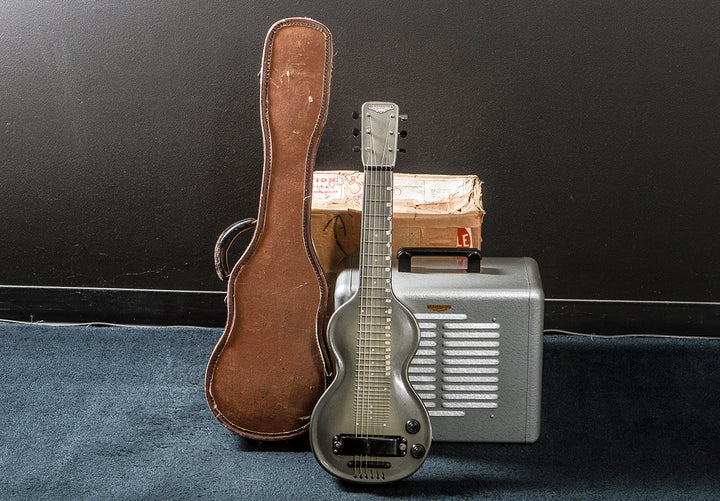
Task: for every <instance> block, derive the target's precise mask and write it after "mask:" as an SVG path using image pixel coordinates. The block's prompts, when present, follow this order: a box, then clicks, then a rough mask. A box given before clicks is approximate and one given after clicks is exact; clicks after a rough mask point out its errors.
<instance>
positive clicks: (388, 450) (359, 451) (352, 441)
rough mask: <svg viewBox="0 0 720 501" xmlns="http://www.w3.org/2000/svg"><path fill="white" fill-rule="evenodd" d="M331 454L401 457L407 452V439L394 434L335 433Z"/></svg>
mask: <svg viewBox="0 0 720 501" xmlns="http://www.w3.org/2000/svg"><path fill="white" fill-rule="evenodd" d="M332 445H333V454H335V455H338V456H376V457H402V456H405V455H406V454H407V439H406V438H405V437H401V436H395V435H380V436H367V437H362V436H357V435H347V434H344V435H335V436H334V437H333V444H332Z"/></svg>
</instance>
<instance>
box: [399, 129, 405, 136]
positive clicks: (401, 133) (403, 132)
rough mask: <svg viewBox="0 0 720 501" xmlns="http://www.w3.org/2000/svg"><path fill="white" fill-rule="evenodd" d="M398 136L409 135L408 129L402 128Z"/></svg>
mask: <svg viewBox="0 0 720 501" xmlns="http://www.w3.org/2000/svg"><path fill="white" fill-rule="evenodd" d="M398 136H400V137H407V131H406V130H401V131H400V132H398Z"/></svg>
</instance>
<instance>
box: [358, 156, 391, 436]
mask: <svg viewBox="0 0 720 501" xmlns="http://www.w3.org/2000/svg"><path fill="white" fill-rule="evenodd" d="M363 189H364V196H363V212H362V229H361V237H360V284H359V290H358V294H359V298H360V310H359V312H358V367H357V380H356V381H357V383H356V391H357V399H356V402H357V404H356V412H357V416H356V417H357V422H358V425H360V428H362V429H365V430H367V431H370V433H382V429H383V426H384V423H386V422H387V420H388V419H389V418H390V416H389V415H388V413H389V401H390V394H389V391H390V377H391V376H390V375H391V369H392V367H391V361H392V344H391V313H392V309H391V308H392V304H391V295H392V274H391V254H392V189H393V186H392V167H387V166H384V167H372V166H370V167H368V166H366V167H365V179H364V188H363Z"/></svg>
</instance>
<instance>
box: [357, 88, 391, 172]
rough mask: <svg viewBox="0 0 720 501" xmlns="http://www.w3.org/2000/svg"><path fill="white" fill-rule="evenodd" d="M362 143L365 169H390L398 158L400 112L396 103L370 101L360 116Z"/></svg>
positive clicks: (361, 149)
mask: <svg viewBox="0 0 720 501" xmlns="http://www.w3.org/2000/svg"><path fill="white" fill-rule="evenodd" d="M360 118H361V120H360V124H361V125H360V143H361V148H360V151H361V152H362V163H363V166H364V167H390V168H392V167H393V166H394V165H395V159H396V158H397V152H398V147H397V142H398V136H399V135H400V131H398V125H399V121H400V118H401V116H400V110H399V109H398V105H397V104H395V103H390V102H384V101H368V102H366V103H364V104H363V105H362V112H361V114H360Z"/></svg>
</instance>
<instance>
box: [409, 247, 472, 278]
mask: <svg viewBox="0 0 720 501" xmlns="http://www.w3.org/2000/svg"><path fill="white" fill-rule="evenodd" d="M413 256H435V257H445V256H460V257H466V258H467V272H468V273H480V261H482V253H481V252H480V250H479V249H476V248H457V247H403V248H401V249H399V250H398V252H397V259H398V271H401V272H409V271H410V268H411V261H412V258H413Z"/></svg>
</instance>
